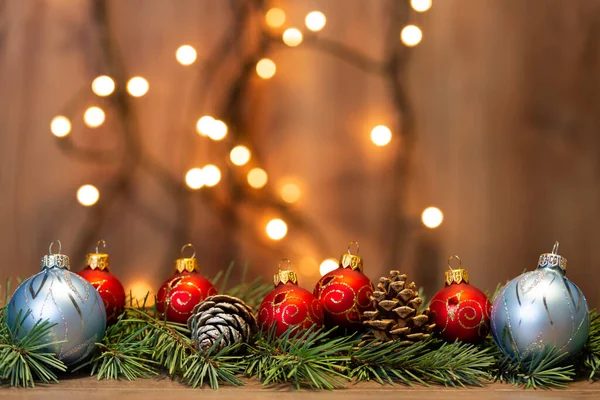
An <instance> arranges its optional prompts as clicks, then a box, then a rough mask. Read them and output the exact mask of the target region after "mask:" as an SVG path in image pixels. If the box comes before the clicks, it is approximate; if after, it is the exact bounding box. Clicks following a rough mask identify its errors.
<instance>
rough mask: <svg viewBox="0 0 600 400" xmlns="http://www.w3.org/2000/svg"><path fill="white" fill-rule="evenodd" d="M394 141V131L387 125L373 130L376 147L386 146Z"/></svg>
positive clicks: (378, 126) (372, 139)
mask: <svg viewBox="0 0 600 400" xmlns="http://www.w3.org/2000/svg"><path fill="white" fill-rule="evenodd" d="M391 140H392V131H390V128H388V127H387V126H385V125H377V126H376V127H375V128H373V129H372V130H371V141H372V142H373V143H374V144H375V146H379V147H381V146H385V145H387V144H388V143H389V142H390V141H391Z"/></svg>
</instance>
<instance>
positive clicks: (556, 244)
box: [552, 240, 559, 254]
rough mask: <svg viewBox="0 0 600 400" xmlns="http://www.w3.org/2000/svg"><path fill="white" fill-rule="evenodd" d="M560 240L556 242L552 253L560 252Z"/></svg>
mask: <svg viewBox="0 0 600 400" xmlns="http://www.w3.org/2000/svg"><path fill="white" fill-rule="evenodd" d="M558 245H559V243H558V240H557V241H556V242H554V246H552V254H558Z"/></svg>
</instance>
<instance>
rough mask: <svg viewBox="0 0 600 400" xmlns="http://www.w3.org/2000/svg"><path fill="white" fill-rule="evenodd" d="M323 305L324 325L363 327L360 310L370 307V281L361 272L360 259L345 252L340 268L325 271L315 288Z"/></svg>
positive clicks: (361, 311)
mask: <svg viewBox="0 0 600 400" xmlns="http://www.w3.org/2000/svg"><path fill="white" fill-rule="evenodd" d="M314 294H315V296H316V297H317V298H318V299H319V301H320V302H321V304H322V305H323V312H324V314H325V325H326V326H327V327H330V328H332V327H335V326H339V327H342V328H353V329H357V328H359V327H361V326H362V321H363V313H364V312H365V311H369V310H373V304H372V302H371V299H370V297H371V295H372V294H373V284H372V283H371V281H370V280H369V278H367V276H365V275H364V274H363V273H362V260H361V259H360V257H358V256H357V255H352V254H350V253H348V254H344V255H343V256H342V259H341V260H340V267H339V268H338V269H335V270H333V271H331V272H329V273H327V274H325V275H324V276H323V277H321V279H320V280H319V282H317V286H316V287H315V290H314Z"/></svg>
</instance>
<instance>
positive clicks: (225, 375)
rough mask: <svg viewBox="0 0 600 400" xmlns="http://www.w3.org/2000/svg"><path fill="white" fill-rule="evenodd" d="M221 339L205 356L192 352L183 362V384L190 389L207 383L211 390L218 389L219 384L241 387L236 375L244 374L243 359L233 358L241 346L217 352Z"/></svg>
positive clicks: (239, 357) (240, 357)
mask: <svg viewBox="0 0 600 400" xmlns="http://www.w3.org/2000/svg"><path fill="white" fill-rule="evenodd" d="M221 340H222V338H219V339H218V340H215V342H214V343H213V345H212V346H211V347H210V349H209V350H208V351H207V352H206V354H204V353H201V352H197V351H196V352H194V353H193V354H192V355H191V356H190V357H188V358H187V359H186V361H185V372H184V373H183V377H182V378H183V382H185V383H186V384H188V385H190V386H191V387H198V386H203V385H204V382H205V381H208V384H209V386H210V387H211V389H218V388H219V383H226V384H229V385H232V386H242V385H243V384H244V383H243V382H242V381H241V380H240V379H239V378H238V375H240V374H242V373H243V372H244V367H245V363H244V358H243V357H242V356H235V355H232V354H235V353H237V351H238V350H239V348H240V346H241V344H236V345H234V346H230V347H229V348H227V347H226V348H223V349H220V350H219V343H220V341H221Z"/></svg>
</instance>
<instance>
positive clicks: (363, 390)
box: [0, 377, 600, 400]
mask: <svg viewBox="0 0 600 400" xmlns="http://www.w3.org/2000/svg"><path fill="white" fill-rule="evenodd" d="M372 396H376V399H377V400H385V399H394V400H398V399H402V400H408V399H419V400H422V399H436V400H452V399H460V400H466V398H467V397H468V396H476V397H477V399H480V398H485V399H573V398H574V399H579V398H590V399H591V398H600V382H599V383H591V382H588V381H580V382H574V383H572V384H571V385H570V386H569V388H568V389H555V390H539V389H538V390H524V389H520V388H515V387H513V386H511V385H506V384H498V383H494V384H490V385H486V386H485V387H483V388H477V387H475V388H467V389H455V388H444V387H439V386H433V387H423V386H415V387H412V388H411V387H406V386H403V385H396V386H389V385H386V386H381V385H379V384H377V383H374V382H368V383H359V384H353V385H352V384H351V385H348V388H347V389H342V390H335V391H311V390H301V391H297V390H295V389H293V388H291V387H289V386H287V385H286V386H278V387H271V388H263V387H262V386H261V385H260V384H259V383H257V382H256V381H247V384H246V386H244V387H239V388H234V387H229V386H223V387H221V388H220V389H219V390H211V389H192V388H189V387H187V386H185V385H182V384H180V383H178V382H174V381H171V380H170V379H168V378H156V379H139V380H137V381H133V382H128V381H118V382H116V381H97V380H96V379H95V378H92V377H83V378H81V377H78V378H77V379H66V380H65V379H64V378H63V380H61V382H60V384H58V385H41V386H36V387H35V388H34V389H16V388H3V389H0V398H2V399H3V400H13V399H31V400H37V399H39V400H50V399H60V400H81V399H85V400H96V399H105V398H110V399H126V400H130V399H131V400H133V399H135V400H151V399H163V400H164V399H169V398H176V399H177V400H187V399H194V400H197V399H199V398H202V400H204V399H217V398H218V399H228V398H231V399H233V398H235V399H236V400H250V399H278V400H288V399H310V400H321V399H323V400H338V399H339V400H342V399H343V400H355V399H366V398H368V397H372Z"/></svg>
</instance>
